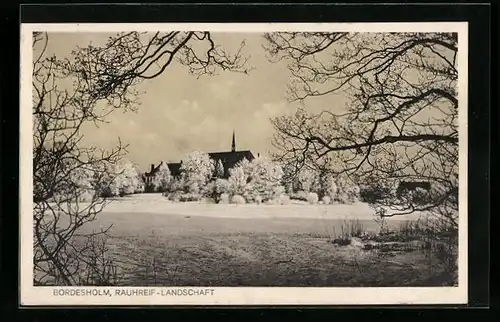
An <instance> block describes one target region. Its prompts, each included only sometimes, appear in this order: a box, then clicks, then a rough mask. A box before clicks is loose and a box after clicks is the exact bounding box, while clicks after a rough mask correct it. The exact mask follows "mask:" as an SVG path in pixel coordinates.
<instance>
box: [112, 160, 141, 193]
mask: <svg viewBox="0 0 500 322" xmlns="http://www.w3.org/2000/svg"><path fill="white" fill-rule="evenodd" d="M115 184H116V186H117V187H118V191H119V194H120V195H121V196H124V195H130V194H133V193H135V192H136V190H137V188H138V187H139V185H140V184H141V180H140V175H139V172H138V169H137V166H136V165H135V164H133V163H132V162H130V161H125V162H123V164H121V165H120V166H119V175H118V176H117V177H116V179H115Z"/></svg>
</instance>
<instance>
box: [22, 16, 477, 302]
mask: <svg viewBox="0 0 500 322" xmlns="http://www.w3.org/2000/svg"><path fill="white" fill-rule="evenodd" d="M167 30H180V31H187V30H204V31H212V32H231V33H234V32H259V33H262V32H269V31H336V32H349V31H350V32H458V34H459V38H458V55H457V57H458V72H459V77H458V88H459V89H458V101H459V107H460V108H459V129H460V131H459V175H460V189H459V196H460V206H459V211H460V213H459V277H458V280H459V286H458V287H418V288H412V287H396V288H392V287H391V288H361V287H360V288H334V287H332V288H330V287H324V288H323V287H322V288H309V287H308V288H300V287H241V288H240V287H216V288H213V290H214V295H213V296H202V295H198V296H111V297H109V296H74V297H72V296H55V295H53V291H54V290H55V289H61V288H60V287H34V286H33V284H32V283H33V278H32V275H33V238H32V236H33V228H32V223H33V218H32V215H33V213H32V209H33V205H32V191H33V183H32V173H33V171H32V160H33V158H32V148H31V147H32V144H33V142H32V137H33V136H32V113H31V109H32V106H31V104H32V97H31V95H32V91H31V83H32V79H31V78H32V75H31V73H32V32H33V31H49V32H120V31H167ZM467 44H468V24H467V23H466V22H453V23H449V22H443V23H435V22H434V23H243V24H242V23H235V24H231V23H223V24H222V23H212V24H211V23H208V24H207V23H203V24H200V23H174V24H171V23H154V24H151V23H146V24H22V25H21V96H20V102H21V106H20V136H19V137H20V159H19V160H20V173H19V175H20V198H19V199H20V230H21V231H20V255H21V256H20V261H21V262H20V267H21V274H20V284H21V285H20V291H21V292H20V302H21V305H26V306H32V305H37V306H43V305H106V306H112V305H327V304H330V305H377V304H386V305H394V304H466V303H467V271H468V267H467V249H468V245H467V144H468V142H467V117H468V116H467V79H468V75H467V69H468V68H467V60H468V47H467ZM67 289H75V290H76V289H79V290H82V289H93V290H95V289H103V288H83V287H67ZM106 289H110V290H111V291H112V292H113V293H114V292H115V289H129V290H130V289H133V288H131V287H123V288H116V287H115V288H113V287H111V288H106ZM136 289H139V288H136ZM140 289H143V288H140ZM154 289H155V290H157V291H160V290H164V291H165V290H167V289H168V288H166V287H161V288H154ZM173 289H179V288H177V287H176V288H173ZM184 289H187V288H184ZM191 289H203V288H191Z"/></svg>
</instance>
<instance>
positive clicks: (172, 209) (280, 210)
mask: <svg viewBox="0 0 500 322" xmlns="http://www.w3.org/2000/svg"><path fill="white" fill-rule="evenodd" d="M103 213H151V214H159V215H179V216H202V217H214V218H255V219H257V218H314V219H359V220H373V219H374V216H373V214H374V211H373V209H372V208H370V207H369V205H368V204H365V203H354V204H330V205H310V204H306V203H303V202H296V201H294V202H292V203H291V204H288V205H269V204H250V203H249V204H212V203H203V202H172V201H169V200H168V199H167V198H166V197H164V196H162V195H161V194H158V193H151V194H137V195H132V196H127V197H123V198H116V199H114V200H113V202H111V203H110V204H109V205H108V206H106V208H105V209H104V211H103ZM393 219H394V220H407V219H411V220H415V219H418V217H417V216H416V215H415V214H414V215H410V216H398V217H393V218H388V220H393Z"/></svg>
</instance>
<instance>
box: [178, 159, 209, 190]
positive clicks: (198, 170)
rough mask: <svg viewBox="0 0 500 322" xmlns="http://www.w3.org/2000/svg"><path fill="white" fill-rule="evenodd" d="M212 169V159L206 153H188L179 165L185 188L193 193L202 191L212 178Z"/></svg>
mask: <svg viewBox="0 0 500 322" xmlns="http://www.w3.org/2000/svg"><path fill="white" fill-rule="evenodd" d="M214 170H215V164H214V161H213V160H212V159H211V158H210V156H209V155H208V154H207V153H204V152H201V151H194V152H191V153H189V154H188V155H187V156H186V158H185V160H184V161H183V162H182V165H181V171H182V175H183V180H184V187H185V190H187V192H189V193H193V194H200V193H203V191H202V190H203V188H204V187H206V185H207V183H208V182H209V181H210V179H211V178H212V175H213V173H214Z"/></svg>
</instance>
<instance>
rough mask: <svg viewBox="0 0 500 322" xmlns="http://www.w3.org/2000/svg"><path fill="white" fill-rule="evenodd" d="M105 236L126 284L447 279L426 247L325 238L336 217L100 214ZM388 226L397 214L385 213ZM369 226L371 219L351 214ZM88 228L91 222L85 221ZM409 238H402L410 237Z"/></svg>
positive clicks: (332, 232) (418, 282) (337, 230)
mask: <svg viewBox="0 0 500 322" xmlns="http://www.w3.org/2000/svg"><path fill="white" fill-rule="evenodd" d="M110 223H113V225H114V226H113V228H112V230H111V234H112V237H109V238H108V239H107V243H108V245H109V249H110V252H109V255H108V256H110V257H111V258H113V260H114V263H115V265H116V266H117V267H116V271H117V273H116V274H115V276H114V278H113V281H112V284H118V285H127V286H147V285H148V286H149V285H156V286H330V287H331V286H350V287H356V286H359V287H367V286H443V285H446V286H451V285H453V284H454V283H455V279H454V277H453V276H452V275H453V274H450V273H449V272H448V270H447V266H446V263H445V261H443V258H442V256H441V254H440V253H439V252H436V251H435V250H434V249H433V248H432V247H431V248H425V247H419V246H416V247H404V249H401V247H399V248H398V249H384V250H381V249H371V250H366V249H363V248H362V247H356V246H353V245H346V246H340V245H337V244H334V243H332V240H334V239H335V238H337V237H338V236H340V235H341V234H342V230H343V229H344V230H345V228H346V227H347V226H349V223H348V222H346V221H345V220H343V219H338V220H335V219H328V220H325V219H307V218H279V219H276V218H260V219H250V218H245V219H236V218H210V217H196V216H179V215H172V216H171V215H155V214H141V213H133V214H126V213H123V214H120V213H113V214H111V213H110V214H103V216H102V217H101V219H100V220H99V221H98V222H96V223H95V225H94V227H93V228H94V229H95V228H99V227H106V226H107V225H108V224H110ZM390 225H391V226H392V227H393V228H396V227H398V225H401V222H398V221H392V222H391V223H390ZM356 227H357V228H358V229H362V230H363V231H366V232H371V233H372V232H376V231H377V229H378V224H377V223H375V222H374V221H373V220H362V221H358V222H356ZM90 228H92V227H90ZM414 242H415V240H413V241H412V242H410V241H408V245H410V244H411V245H414Z"/></svg>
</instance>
